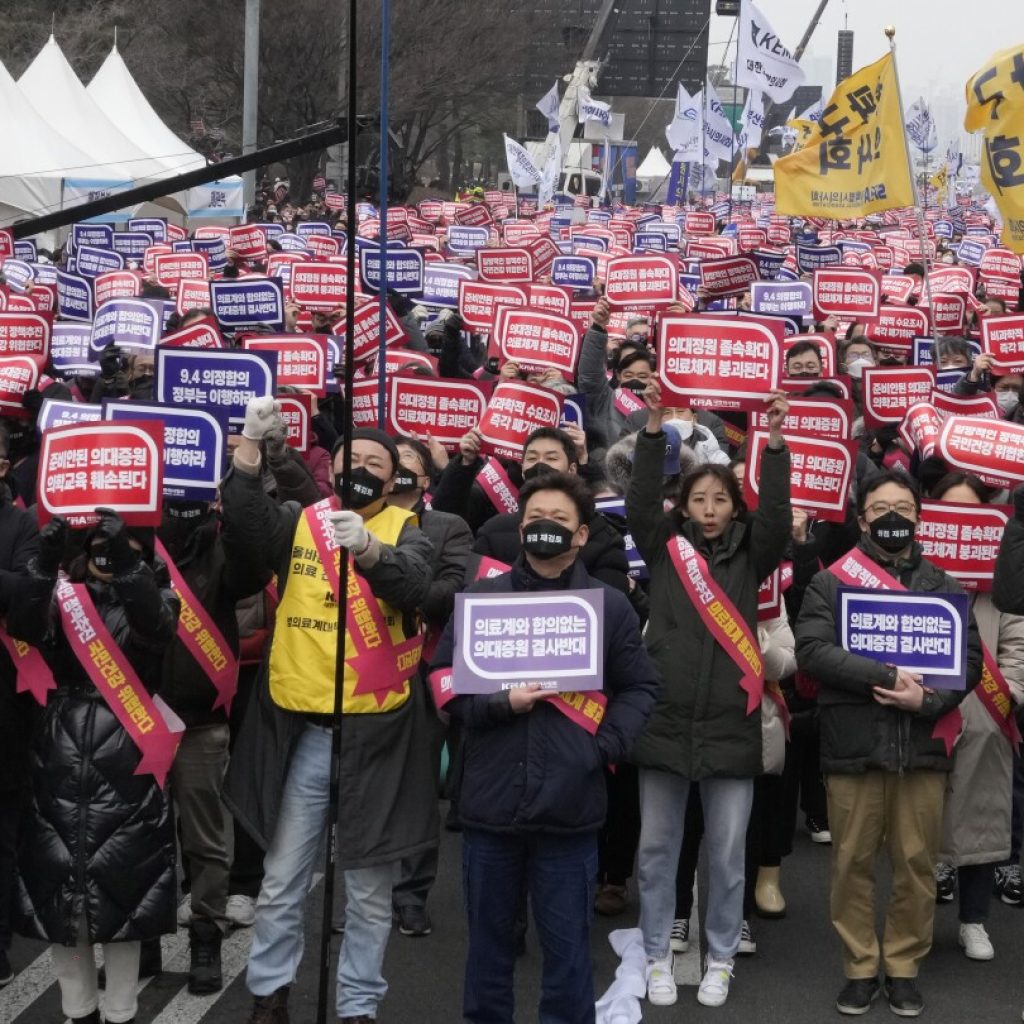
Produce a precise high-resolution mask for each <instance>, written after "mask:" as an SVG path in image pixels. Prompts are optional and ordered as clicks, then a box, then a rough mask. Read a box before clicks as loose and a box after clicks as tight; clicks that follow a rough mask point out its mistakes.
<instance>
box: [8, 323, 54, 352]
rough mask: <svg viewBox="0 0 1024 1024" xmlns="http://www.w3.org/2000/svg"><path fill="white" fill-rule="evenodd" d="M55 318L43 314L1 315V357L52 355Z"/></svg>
mask: <svg viewBox="0 0 1024 1024" xmlns="http://www.w3.org/2000/svg"><path fill="white" fill-rule="evenodd" d="M52 325H53V317H52V316H51V315H49V314H47V315H45V316H44V315H43V314H42V313H0V355H3V356H38V357H39V358H40V359H42V360H45V359H46V358H47V356H48V355H49V354H50V330H51V327H52Z"/></svg>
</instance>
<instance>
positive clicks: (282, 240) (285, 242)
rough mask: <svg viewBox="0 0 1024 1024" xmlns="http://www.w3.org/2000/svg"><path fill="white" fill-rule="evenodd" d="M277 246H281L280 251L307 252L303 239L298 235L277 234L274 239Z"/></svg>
mask: <svg viewBox="0 0 1024 1024" xmlns="http://www.w3.org/2000/svg"><path fill="white" fill-rule="evenodd" d="M274 241H275V242H277V244H278V245H279V246H281V251H282V252H308V251H309V250H308V248H307V246H306V243H305V241H304V240H303V239H301V238H299V236H298V235H288V234H282V235H278V236H277V238H275V239H274Z"/></svg>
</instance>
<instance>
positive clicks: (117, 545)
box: [94, 508, 141, 576]
mask: <svg viewBox="0 0 1024 1024" xmlns="http://www.w3.org/2000/svg"><path fill="white" fill-rule="evenodd" d="M96 514H97V515H98V516H99V517H100V522H99V526H97V527H96V533H95V534H94V539H101V540H104V541H106V545H107V558H109V559H110V571H111V573H112V575H114V576H127V575H128V573H130V572H131V571H132V570H133V569H135V567H136V566H137V565H138V564H139V559H140V557H141V556H140V555H139V553H138V551H136V550H135V548H133V547H132V546H131V544H129V543H128V529H127V527H126V526H125V524H124V520H123V519H122V518H121V517H120V516H119V515H118V514H117V513H116V512H115V511H114V510H113V509H111V508H98V509H96Z"/></svg>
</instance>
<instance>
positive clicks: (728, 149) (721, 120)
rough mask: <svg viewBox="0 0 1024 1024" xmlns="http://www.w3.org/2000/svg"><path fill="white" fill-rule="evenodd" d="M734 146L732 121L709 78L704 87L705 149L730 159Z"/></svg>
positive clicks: (716, 155) (713, 155)
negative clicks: (726, 114) (727, 115)
mask: <svg viewBox="0 0 1024 1024" xmlns="http://www.w3.org/2000/svg"><path fill="white" fill-rule="evenodd" d="M732 147H733V137H732V123H731V122H730V121H729V118H727V117H726V116H725V110H724V109H723V108H722V101H721V100H720V99H719V98H718V93H716V92H715V87H714V86H713V85H712V84H711V79H710V78H709V79H708V81H707V85H706V87H705V89H704V150H705V153H706V154H710V155H711V156H712V157H715V158H717V159H719V160H730V159H732Z"/></svg>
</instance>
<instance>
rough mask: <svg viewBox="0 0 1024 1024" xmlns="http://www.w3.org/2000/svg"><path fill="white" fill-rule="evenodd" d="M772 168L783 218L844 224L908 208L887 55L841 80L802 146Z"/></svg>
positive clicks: (910, 198) (906, 170) (899, 118)
mask: <svg viewBox="0 0 1024 1024" xmlns="http://www.w3.org/2000/svg"><path fill="white" fill-rule="evenodd" d="M774 171H775V207H776V210H777V211H778V213H780V214H790V215H795V216H804V215H807V214H810V215H812V216H815V217H829V218H832V219H835V220H841V219H845V218H855V217H863V216H866V215H867V214H870V213H878V212H880V211H882V210H892V209H899V208H902V207H907V206H913V205H914V190H913V187H912V181H911V176H910V166H909V164H908V161H907V151H906V144H905V142H904V138H903V115H902V111H901V110H900V107H899V91H898V89H897V83H896V69H895V65H894V63H893V56H892V54H891V53H887V54H886V55H885V56H884V57H882V59H881V60H878V61H876V62H875V63H874V64H869V65H868V66H867V67H865V68H862V69H861V70H860V71H857V72H856V73H855V74H853V75H852V76H851V77H850V78H847V79H845V80H844V81H842V82H840V83H839V85H838V86H837V87H836V90H835V92H833V94H832V97H831V99H830V100H829V102H828V104H826V107H825V111H824V113H823V114H822V115H821V119H820V120H819V121H818V122H817V123H816V124H815V125H814V127H813V129H812V130H811V132H810V136H809V138H808V139H807V141H806V142H805V143H804V144H803V146H802V147H801V148H800V149H798V150H796V151H795V152H793V153H791V154H789V156H784V157H780V158H779V159H778V160H777V161H776V162H775V166H774Z"/></svg>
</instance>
